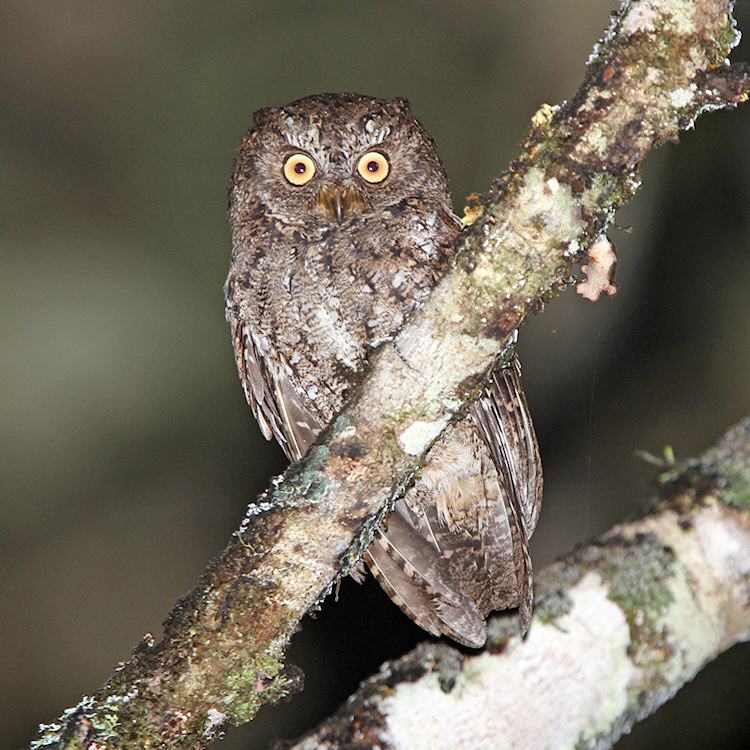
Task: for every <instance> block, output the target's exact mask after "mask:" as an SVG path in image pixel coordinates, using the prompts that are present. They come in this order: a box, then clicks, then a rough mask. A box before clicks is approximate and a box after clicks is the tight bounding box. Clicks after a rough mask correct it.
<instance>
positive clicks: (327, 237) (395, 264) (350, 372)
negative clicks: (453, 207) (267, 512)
mask: <svg viewBox="0 0 750 750" xmlns="http://www.w3.org/2000/svg"><path fill="white" fill-rule="evenodd" d="M394 223H395V224H396V226H398V227H400V230H399V231H397V232H394V231H393V226H394ZM436 229H437V230H438V231H436ZM456 229H457V226H456V223H455V220H454V219H453V217H452V216H450V215H449V214H447V213H444V217H443V218H442V219H441V218H440V215H439V212H438V210H434V211H432V212H428V213H427V214H426V215H425V213H424V211H423V210H422V211H421V212H420V213H419V214H418V213H417V212H416V211H415V210H410V207H409V206H408V205H404V206H402V207H400V210H399V211H398V212H396V211H395V210H393V211H391V212H388V214H387V215H385V216H384V215H382V214H379V215H367V214H366V213H364V214H363V215H359V216H354V217H351V218H350V220H348V221H346V222H344V223H343V224H342V225H340V226H339V225H336V224H333V225H332V226H322V227H313V228H312V230H311V229H310V228H306V229H304V230H302V229H296V228H295V229H294V230H292V231H281V232H276V231H273V230H271V231H269V232H266V233H263V235H262V236H259V237H257V239H254V241H253V243H254V245H255V246H256V247H255V250H256V251H255V252H254V253H253V254H252V255H249V256H246V259H247V260H248V261H249V263H245V262H243V259H238V260H239V267H238V268H234V269H233V272H232V273H230V277H229V279H228V283H227V292H228V297H231V296H235V294H234V293H233V291H232V290H233V289H236V288H237V287H238V286H239V285H242V286H243V287H244V293H243V295H242V308H243V309H242V311H241V315H240V317H241V319H242V321H243V323H244V324H245V325H246V326H247V327H248V329H249V330H250V331H252V335H253V336H255V337H256V339H257V340H258V341H259V342H261V343H260V346H261V347H262V349H263V350H267V351H272V352H274V354H278V355H279V362H280V364H281V363H283V365H284V366H285V368H286V373H285V376H286V377H287V378H288V379H289V380H290V382H291V383H292V384H293V386H294V387H295V388H296V389H297V390H298V391H299V393H300V396H301V399H302V401H303V402H305V403H306V405H307V406H308V407H309V408H310V409H311V410H312V411H313V413H316V414H320V415H321V416H322V417H323V418H324V419H325V420H328V419H330V418H331V417H332V416H333V415H334V414H335V413H336V412H337V411H338V410H339V409H340V408H341V406H342V405H343V403H344V401H345V400H346V394H347V392H348V390H349V389H350V387H351V386H352V385H353V384H354V383H355V382H356V380H357V375H358V373H359V372H361V370H362V369H363V367H364V365H365V363H366V361H367V358H368V356H369V354H370V352H371V351H372V350H373V349H374V348H375V347H377V346H379V345H380V344H381V343H383V342H384V341H386V340H387V339H389V338H390V337H391V336H392V335H393V333H394V332H395V331H396V330H398V328H400V326H401V325H402V324H403V322H404V320H405V319H406V317H407V316H408V314H409V313H410V312H411V310H412V309H413V308H414V307H415V306H416V305H417V304H418V303H419V302H420V301H421V300H422V299H424V297H425V296H426V295H427V294H428V293H429V290H430V289H431V288H432V286H433V285H434V283H435V281H436V279H437V277H438V276H439V274H440V273H441V272H442V271H443V270H444V269H445V268H446V267H447V265H448V264H449V262H450V260H451V257H452V247H453V238H454V236H455V233H456Z"/></svg>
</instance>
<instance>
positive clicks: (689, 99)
mask: <svg viewBox="0 0 750 750" xmlns="http://www.w3.org/2000/svg"><path fill="white" fill-rule="evenodd" d="M696 89H697V87H696V86H695V84H693V85H691V86H687V87H685V88H681V89H676V90H675V91H671V92H670V94H669V101H670V103H671V104H672V106H673V107H674V108H675V109H682V108H683V107H687V106H689V105H690V104H692V103H693V99H694V98H695V92H696Z"/></svg>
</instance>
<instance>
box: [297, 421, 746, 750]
mask: <svg viewBox="0 0 750 750" xmlns="http://www.w3.org/2000/svg"><path fill="white" fill-rule="evenodd" d="M674 474H675V476H674V478H673V479H671V480H669V481H668V482H667V483H666V484H664V485H663V486H662V494H663V495H667V496H668V497H669V499H668V500H665V501H663V502H662V503H660V505H659V506H658V507H657V508H656V509H655V510H654V512H652V513H651V514H650V515H648V516H647V517H646V518H643V519H641V520H638V521H634V522H632V523H627V524H622V525H620V526H616V527H615V528H613V529H612V530H611V531H609V532H608V533H607V534H605V535H604V536H602V537H601V538H600V539H597V540H595V541H594V542H591V543H589V544H587V545H585V546H582V547H580V548H577V549H575V550H574V551H573V552H571V553H570V554H569V555H567V556H566V557H565V558H564V559H562V560H560V561H558V562H556V563H554V564H553V565H551V566H549V567H548V568H546V569H545V570H543V571H542V573H541V575H540V576H539V580H538V585H537V596H536V609H535V616H534V621H533V624H532V627H531V630H530V631H529V635H528V637H527V638H526V639H525V640H523V641H522V640H521V639H520V638H518V637H517V636H516V637H513V638H511V639H510V640H509V641H507V642H506V641H505V640H504V638H503V636H502V634H501V628H502V627H504V626H503V625H502V624H501V623H500V621H496V622H495V623H492V624H491V627H490V633H491V635H492V633H493V629H494V631H495V633H494V642H493V638H492V637H491V639H490V642H489V643H488V648H487V650H486V651H485V652H484V653H482V654H480V655H478V656H464V655H462V654H461V653H460V652H459V651H458V650H456V649H454V648H452V647H449V646H447V645H442V644H429V645H427V644H425V645H422V646H420V647H418V648H417V649H415V650H414V651H413V652H411V653H410V654H407V655H406V656H404V657H403V658H401V659H399V660H398V661H396V662H393V663H388V664H385V665H384V666H383V667H382V668H381V670H380V672H379V673H378V674H377V675H376V676H375V677H373V678H371V679H369V680H367V681H366V682H365V683H363V684H362V686H361V687H360V689H359V690H358V691H357V693H356V694H355V695H353V696H352V697H351V698H350V699H349V700H348V701H347V703H346V704H345V705H344V706H343V707H342V708H341V709H340V710H339V711H338V713H337V714H336V715H335V716H334V717H332V718H331V719H330V720H328V721H326V722H325V724H323V725H322V726H321V727H319V728H318V729H317V730H316V731H315V732H313V733H311V734H310V735H309V736H307V737H306V738H304V739H302V740H300V741H299V742H298V743H297V744H296V745H294V747H293V748H291V749H290V750H312V748H317V749H324V750H339V749H343V748H346V749H347V750H356V748H363V749H364V748H371V747H380V748H382V749H383V750H388V749H389V748H394V750H395V748H409V750H420V749H421V748H424V749H425V750H432V748H436V747H440V748H445V750H448V749H449V748H456V749H457V750H458V748H466V747H470V748H473V749H474V750H484V749H485V748H486V750H494V748H498V747H529V748H555V750H565V749H566V748H571V750H572V749H573V748H581V747H587V748H601V749H603V748H608V747H611V745H612V744H614V742H615V741H616V740H617V739H618V738H619V737H620V736H621V735H622V734H623V733H625V732H628V731H629V730H630V728H631V727H632V726H633V724H634V723H635V722H637V721H639V720H640V719H642V718H645V717H646V716H648V715H649V714H651V713H653V712H654V711H655V710H656V709H657V708H658V707H659V706H660V705H661V704H662V703H664V701H666V700H668V699H669V698H671V697H672V696H673V695H674V694H675V693H676V692H677V691H678V690H679V689H680V688H681V687H682V686H683V685H684V684H685V683H686V682H687V681H689V680H691V679H692V678H693V677H694V676H695V675H696V673H697V672H698V671H699V670H700V669H701V668H702V667H703V666H704V665H705V664H707V663H708V662H710V661H712V660H713V659H715V658H716V657H717V656H718V655H719V654H720V653H721V652H722V651H724V650H726V649H728V648H730V647H731V646H732V645H734V644H735V643H737V642H740V641H746V640H748V639H750V418H747V419H745V420H744V421H743V422H741V423H740V424H739V425H737V426H736V427H734V428H733V429H732V430H730V431H729V432H728V433H727V434H726V435H725V436H724V437H723V438H722V439H721V440H720V441H719V443H718V444H717V445H716V447H715V448H713V449H711V450H710V451H709V452H708V453H706V454H705V455H704V456H702V457H701V458H699V459H697V460H696V461H692V462H690V463H689V464H688V465H687V466H685V467H683V468H682V472H681V473H679V474H678V473H677V472H674ZM505 620H506V621H507V618H505ZM493 626H494V628H493Z"/></svg>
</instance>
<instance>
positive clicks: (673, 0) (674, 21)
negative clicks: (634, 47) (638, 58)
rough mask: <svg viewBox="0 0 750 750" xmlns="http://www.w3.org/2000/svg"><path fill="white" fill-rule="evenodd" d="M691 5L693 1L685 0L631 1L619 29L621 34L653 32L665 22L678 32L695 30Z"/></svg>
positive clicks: (687, 32)
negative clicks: (687, 0)
mask: <svg viewBox="0 0 750 750" xmlns="http://www.w3.org/2000/svg"><path fill="white" fill-rule="evenodd" d="M692 6H693V3H689V2H685V0H640V2H635V3H631V6H630V10H629V11H628V13H627V14H626V16H625V17H624V18H623V20H622V25H621V26H620V31H621V33H623V34H635V33H636V32H637V31H644V32H650V33H652V34H653V33H655V32H656V31H658V30H660V29H661V28H663V26H664V24H665V22H666V23H668V24H669V26H670V27H671V28H672V29H673V30H674V31H676V32H677V33H678V34H689V33H691V32H692V31H694V30H695V23H694V22H693V20H692V12H693V7H692Z"/></svg>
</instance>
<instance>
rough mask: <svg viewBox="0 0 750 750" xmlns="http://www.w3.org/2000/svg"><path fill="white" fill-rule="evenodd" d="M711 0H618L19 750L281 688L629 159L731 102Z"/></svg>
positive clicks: (162, 738) (173, 724)
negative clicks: (168, 600)
mask: <svg viewBox="0 0 750 750" xmlns="http://www.w3.org/2000/svg"><path fill="white" fill-rule="evenodd" d="M731 6H732V3H731V2H729V0H681V1H680V0H662V2H657V1H656V0H631V1H630V2H625V3H624V4H623V7H622V9H621V11H620V13H619V15H618V16H617V17H616V18H615V20H614V22H613V24H612V27H611V29H610V30H609V32H608V33H607V36H606V38H605V40H604V41H603V42H602V43H601V44H600V45H599V46H598V47H597V49H596V50H595V52H594V54H593V56H592V58H591V60H590V61H589V65H588V68H587V74H586V79H585V81H584V83H583V85H582V87H581V89H580V91H579V92H578V93H577V94H576V96H575V97H574V99H573V100H572V101H571V102H568V103H565V104H563V105H561V106H560V107H559V108H555V109H552V108H549V107H546V108H543V109H542V110H540V112H539V113H538V114H537V116H536V117H535V118H534V123H533V128H532V130H531V132H530V134H529V136H528V138H527V139H526V142H525V143H524V144H523V152H522V154H521V156H520V157H519V158H518V159H517V160H516V162H514V164H513V165H512V166H511V168H510V170H509V171H508V172H507V173H505V174H504V175H503V176H502V177H500V178H499V179H498V180H497V181H496V183H495V184H494V186H493V188H492V189H491V190H490V192H489V193H488V194H487V195H486V196H485V197H483V198H475V199H474V200H473V201H472V203H471V205H470V207H469V210H468V212H467V223H469V224H471V226H469V228H468V229H467V231H466V232H465V233H464V234H463V235H462V236H461V239H460V246H461V247H460V251H461V254H460V256H459V261H458V262H457V264H456V266H455V268H454V269H453V270H452V271H451V272H450V273H449V274H448V275H446V276H445V277H444V278H443V280H442V281H441V282H440V284H439V285H438V286H437V288H436V289H435V290H434V291H433V293H432V294H431V295H430V298H429V300H428V301H427V302H426V303H425V304H424V305H423V307H422V308H421V309H420V310H419V311H418V312H417V314H416V315H415V316H414V317H413V318H412V319H410V320H409V322H408V323H407V325H406V326H405V327H404V328H403V329H402V330H401V331H400V332H399V334H398V337H397V338H396V340H395V341H394V342H392V343H391V344H389V345H386V346H384V347H383V348H382V350H381V351H380V352H379V353H378V355H377V356H376V357H375V358H374V362H373V368H372V371H371V372H370V374H369V375H368V377H367V378H366V380H365V382H364V383H363V384H362V386H361V387H360V388H359V389H358V390H357V392H356V393H355V395H354V397H353V399H352V401H351V402H350V403H349V404H348V405H347V406H346V407H345V409H344V411H343V412H342V413H341V414H340V415H339V416H338V417H337V418H336V419H335V420H334V422H333V424H332V425H331V427H330V429H329V430H327V431H326V432H324V433H323V434H322V435H321V438H320V440H319V442H318V443H317V444H316V445H315V446H313V448H312V449H311V450H310V451H309V453H308V455H307V456H306V458H305V460H304V462H302V463H300V464H299V465H296V466H293V467H291V468H290V469H289V470H288V471H287V472H286V474H285V475H284V477H283V479H282V480H280V481H278V482H276V483H275V484H274V486H273V487H272V488H271V489H270V490H269V491H268V492H267V493H266V494H265V495H264V496H263V497H261V499H260V500H259V502H258V503H256V504H253V505H251V506H250V509H249V512H248V516H247V518H246V519H245V522H244V523H243V525H242V528H241V531H240V533H239V534H238V535H237V537H236V538H235V539H233V540H232V542H231V543H230V544H229V545H228V546H227V548H226V550H225V551H224V552H223V553H222V555H221V556H220V557H219V558H218V559H217V560H215V561H213V562H212V563H211V564H210V566H209V567H208V569H207V571H206V573H205V574H204V576H203V577H202V579H201V581H200V583H199V585H198V586H197V587H196V589H195V590H194V591H193V592H192V593H191V594H189V595H188V596H187V597H186V598H185V599H184V600H182V601H181V602H179V603H178V605H177V606H176V608H175V610H174V611H173V612H172V614H171V615H170V617H169V619H168V620H167V622H166V628H165V636H164V638H163V640H162V641H161V642H159V643H157V644H153V643H152V642H150V640H148V639H144V642H143V643H142V644H140V645H139V646H138V647H137V648H136V650H135V652H134V654H133V657H132V658H131V659H130V661H128V662H127V663H126V664H124V665H123V666H122V667H121V668H120V669H119V671H118V672H116V673H115V674H114V675H113V677H112V678H111V679H110V680H109V682H108V683H107V684H106V685H105V686H104V687H103V688H101V689H100V690H99V691H98V692H97V693H96V695H95V696H94V697H92V698H86V699H84V701H82V702H81V704H79V706H77V707H75V708H73V709H71V710H70V711H69V712H67V713H66V714H65V716H64V717H63V718H62V719H61V720H60V722H58V723H57V724H54V725H50V726H49V727H47V728H46V729H45V730H44V731H43V733H42V735H41V737H40V739H39V740H37V741H36V743H35V745H34V746H35V747H49V746H57V747H60V748H94V747H96V748H98V750H105V749H106V748H110V747H117V748H125V747H134V748H139V750H142V749H143V748H155V747H159V748H191V749H192V748H199V747H202V746H204V745H205V744H206V743H207V742H208V741H209V740H210V738H211V737H212V736H213V735H214V734H215V732H216V730H217V729H218V728H219V727H221V726H222V724H224V723H226V722H232V723H235V724H236V723H242V722H245V721H248V720H249V719H251V718H252V717H253V715H254V714H255V712H256V711H257V709H258V707H259V706H260V705H261V704H263V703H264V702H267V701H272V700H275V699H277V698H279V697H280V696H282V695H285V694H288V693H289V692H290V691H291V690H293V689H295V688H297V687H298V686H299V685H300V675H299V674H298V673H297V672H296V670H294V669H293V668H291V667H285V666H284V660H283V654H284V649H285V647H286V645H287V643H288V641H289V639H290V638H291V635H292V634H293V633H294V631H295V629H296V628H297V626H298V623H299V621H300V619H301V618H302V617H303V616H304V615H305V613H306V612H308V611H309V609H310V608H311V607H312V606H314V605H315V603H316V602H318V601H319V600H320V599H321V598H322V597H324V596H325V595H326V593H327V592H328V591H329V590H330V587H331V585H332V582H333V581H335V580H336V578H337V577H338V576H340V575H341V574H343V573H346V572H347V570H349V569H350V567H351V566H352V565H353V564H354V563H355V561H356V560H357V559H358V557H359V556H360V554H361V553H362V550H363V549H364V548H365V546H366V545H367V543H368V542H369V540H370V539H371V537H372V534H373V533H374V530H375V529H376V528H377V526H378V525H379V524H380V522H381V520H382V518H383V516H384V514H385V513H386V512H387V509H388V507H389V504H390V503H391V502H392V501H393V499H394V498H395V497H397V496H398V494H399V493H400V492H402V491H403V488H404V487H405V486H406V485H407V484H408V482H409V481H410V478H411V477H412V476H413V473H414V471H415V469H416V468H417V467H418V465H419V462H420V461H421V459H422V457H423V455H424V453H425V452H426V451H427V450H428V449H429V447H430V445H431V443H432V442H433V441H434V440H435V439H436V438H437V437H438V435H439V434H440V432H441V430H442V429H444V428H445V426H446V425H447V424H448V423H449V422H450V421H451V420H452V419H455V418H456V417H457V416H458V415H460V414H461V413H463V412H464V411H465V410H466V409H467V408H468V404H469V403H470V402H471V400H472V399H473V398H474V397H476V395H478V392H479V390H480V389H481V387H482V384H483V382H484V380H485V377H486V374H487V372H488V370H489V368H490V367H491V365H492V364H493V363H494V362H495V361H496V360H497V358H498V357H500V356H502V355H503V352H504V350H505V349H506V347H507V346H508V344H509V342H511V341H512V338H513V335H514V332H515V328H516V327H517V326H518V324H519V323H520V322H521V320H522V319H523V317H524V316H525V314H526V313H527V311H528V310H529V309H531V308H533V307H534V306H536V305H537V304H538V302H539V300H542V299H544V298H546V297H547V296H549V295H550V294H551V293H553V292H554V290H555V289H557V288H558V287H559V286H560V285H561V284H563V283H564V282H565V280H567V278H568V276H569V273H570V270H571V267H572V264H573V263H574V262H576V261H577V260H579V259H580V253H581V251H582V250H584V249H585V248H586V247H587V246H588V245H589V244H590V243H591V242H592V241H593V240H594V239H596V238H597V237H598V236H599V235H600V234H601V232H602V230H603V229H604V228H605V226H606V225H607V223H608V222H609V221H610V220H611V218H612V216H613V214H614V212H615V210H616V209H617V208H618V207H619V206H620V205H622V203H623V202H624V201H625V200H627V199H628V198H629V197H630V196H631V195H632V194H633V192H634V191H635V189H636V187H637V185H638V183H639V177H638V165H639V164H640V161H641V160H642V158H643V157H644V156H645V154H646V153H647V152H648V151H649V150H650V149H652V148H654V147H656V146H658V145H660V144H662V143H664V142H665V141H668V140H673V139H674V138H675V137H676V135H677V133H678V131H679V129H680V128H683V127H686V126H688V125H690V124H691V123H692V121H693V119H694V118H695V117H696V116H697V115H698V114H699V113H700V112H702V111H704V110H706V109H711V108H720V107H724V106H727V105H733V104H735V103H737V102H739V101H742V100H744V99H745V98H746V95H747V91H748V87H749V85H750V76H749V75H748V69H747V66H729V65H728V63H727V62H726V57H727V55H728V53H729V51H730V49H731V47H732V46H733V45H734V44H735V43H736V41H737V38H738V36H737V33H736V31H735V28H734V21H733V19H732V17H731Z"/></svg>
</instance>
